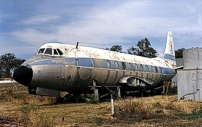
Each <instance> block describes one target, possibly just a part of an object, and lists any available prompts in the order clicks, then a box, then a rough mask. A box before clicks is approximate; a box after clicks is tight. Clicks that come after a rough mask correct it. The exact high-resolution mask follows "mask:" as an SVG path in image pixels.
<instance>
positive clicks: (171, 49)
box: [164, 31, 175, 61]
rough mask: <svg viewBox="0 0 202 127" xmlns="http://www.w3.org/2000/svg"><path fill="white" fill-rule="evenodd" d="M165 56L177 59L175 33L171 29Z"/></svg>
mask: <svg viewBox="0 0 202 127" xmlns="http://www.w3.org/2000/svg"><path fill="white" fill-rule="evenodd" d="M164 58H165V59H169V60H173V61H175V50H174V42H173V35H172V32H171V31H168V34H167V41H166V48H165V52H164Z"/></svg>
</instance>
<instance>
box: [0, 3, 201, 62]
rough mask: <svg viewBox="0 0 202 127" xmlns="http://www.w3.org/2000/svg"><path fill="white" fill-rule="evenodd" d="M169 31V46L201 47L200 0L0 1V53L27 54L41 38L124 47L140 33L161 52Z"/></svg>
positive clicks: (26, 57) (133, 44)
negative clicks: (172, 41)
mask: <svg viewBox="0 0 202 127" xmlns="http://www.w3.org/2000/svg"><path fill="white" fill-rule="evenodd" d="M169 30H171V31H172V33H173V36H174V42H175V49H179V48H191V47H202V1H201V0H190V1H188V0H167V2H166V0H97V1H92V0H59V1H57V0H32V1H31V0H29V1H28V0H0V48H1V50H0V55H3V54H5V53H14V54H15V55H16V57H18V58H24V59H28V58H29V57H31V56H33V55H34V54H35V53H36V52H37V50H38V49H39V47H40V46H41V45H42V44H44V43H47V42H62V43H67V44H74V45H76V42H81V43H80V45H83V46H92V47H98V48H107V47H108V48H110V47H112V46H113V45H121V46H122V47H123V50H125V51H126V49H127V48H129V47H130V46H135V45H136V44H137V42H138V41H139V40H141V39H144V38H148V39H149V41H150V43H151V46H152V47H153V48H155V49H156V50H157V51H159V52H164V48H165V42H166V36H167V32H168V31H169Z"/></svg>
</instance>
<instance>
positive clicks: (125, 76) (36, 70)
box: [13, 31, 176, 94]
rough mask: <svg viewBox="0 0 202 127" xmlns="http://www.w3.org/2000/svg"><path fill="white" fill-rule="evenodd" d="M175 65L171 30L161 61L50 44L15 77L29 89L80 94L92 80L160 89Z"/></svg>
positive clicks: (131, 86) (24, 64) (26, 62)
mask: <svg viewBox="0 0 202 127" xmlns="http://www.w3.org/2000/svg"><path fill="white" fill-rule="evenodd" d="M175 66H176V62H175V53H174V43H173V37H172V33H171V31H169V32H168V35H167V42H166V48H165V52H164V57H162V58H160V57H156V58H145V57H140V56H136V55H129V54H124V53H119V52H113V51H108V50H102V49H97V48H91V47H82V46H78V47H76V46H75V45H68V44H61V43H47V44H44V45H42V46H41V47H40V49H39V51H38V52H37V54H36V55H35V56H34V57H32V58H30V59H28V60H27V61H25V62H24V63H23V64H22V65H21V66H20V67H19V68H18V69H17V70H16V71H15V72H14V75H13V77H14V79H15V80H16V81H17V82H19V83H20V84H23V85H25V86H27V87H28V88H29V90H34V89H35V90H36V89H37V88H45V89H50V90H58V91H66V92H68V93H72V94H79V93H82V92H83V91H85V90H86V89H87V88H88V87H89V86H92V84H93V80H95V81H96V82H98V83H99V84H103V85H104V86H106V87H116V86H121V87H122V88H123V89H124V88H127V89H130V88H131V89H133V88H137V89H138V88H144V89H152V88H155V87H159V86H161V85H162V84H163V82H165V81H170V80H171V79H172V78H173V77H174V75H175V74H176V72H175Z"/></svg>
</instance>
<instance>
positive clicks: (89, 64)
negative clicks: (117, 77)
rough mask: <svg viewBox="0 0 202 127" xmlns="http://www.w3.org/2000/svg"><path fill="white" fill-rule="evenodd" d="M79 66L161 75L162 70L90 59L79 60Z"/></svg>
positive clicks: (154, 67)
mask: <svg viewBox="0 0 202 127" xmlns="http://www.w3.org/2000/svg"><path fill="white" fill-rule="evenodd" d="M100 63H101V64H100ZM77 65H78V66H87V67H93V66H94V67H99V68H111V69H119V70H131V71H143V72H154V73H161V72H162V68H161V67H156V66H151V65H144V64H136V63H127V62H121V61H113V60H102V61H100V62H98V61H96V59H92V61H91V59H90V58H79V59H78V64H77Z"/></svg>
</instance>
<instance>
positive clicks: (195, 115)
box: [187, 106, 202, 120]
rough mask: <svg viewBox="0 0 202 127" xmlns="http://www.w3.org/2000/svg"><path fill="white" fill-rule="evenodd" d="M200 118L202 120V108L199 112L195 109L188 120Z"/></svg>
mask: <svg viewBox="0 0 202 127" xmlns="http://www.w3.org/2000/svg"><path fill="white" fill-rule="evenodd" d="M199 118H202V106H201V107H200V109H199V110H197V109H196V108H195V109H193V110H192V113H191V114H189V115H188V116H187V119H188V120H195V119H199Z"/></svg>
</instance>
